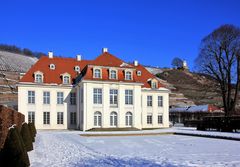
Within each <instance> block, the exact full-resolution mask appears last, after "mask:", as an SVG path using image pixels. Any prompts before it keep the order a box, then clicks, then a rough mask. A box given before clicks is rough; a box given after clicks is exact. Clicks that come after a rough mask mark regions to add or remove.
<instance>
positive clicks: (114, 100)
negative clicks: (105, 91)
mask: <svg viewBox="0 0 240 167" xmlns="http://www.w3.org/2000/svg"><path fill="white" fill-rule="evenodd" d="M109 96H110V97H109V100H110V101H109V103H110V106H118V90H117V89H110V90H109Z"/></svg>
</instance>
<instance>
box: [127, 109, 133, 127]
mask: <svg viewBox="0 0 240 167" xmlns="http://www.w3.org/2000/svg"><path fill="white" fill-rule="evenodd" d="M126 126H132V113H131V112H127V113H126Z"/></svg>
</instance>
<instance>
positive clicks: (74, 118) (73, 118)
mask: <svg viewBox="0 0 240 167" xmlns="http://www.w3.org/2000/svg"><path fill="white" fill-rule="evenodd" d="M76 123H77V113H76V112H71V113H70V124H71V125H76Z"/></svg>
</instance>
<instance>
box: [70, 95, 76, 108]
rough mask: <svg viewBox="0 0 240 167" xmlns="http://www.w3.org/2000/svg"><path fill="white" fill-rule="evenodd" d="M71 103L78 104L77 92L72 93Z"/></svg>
mask: <svg viewBox="0 0 240 167" xmlns="http://www.w3.org/2000/svg"><path fill="white" fill-rule="evenodd" d="M70 104H71V105H76V93H74V92H71V93H70Z"/></svg>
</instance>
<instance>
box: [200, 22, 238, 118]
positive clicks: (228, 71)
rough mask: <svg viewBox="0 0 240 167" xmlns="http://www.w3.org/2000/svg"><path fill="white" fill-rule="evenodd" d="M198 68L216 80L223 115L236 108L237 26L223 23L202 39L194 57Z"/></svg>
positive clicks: (231, 112)
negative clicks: (220, 96)
mask: <svg viewBox="0 0 240 167" xmlns="http://www.w3.org/2000/svg"><path fill="white" fill-rule="evenodd" d="M196 65H197V68H198V70H199V71H200V72H203V73H206V74H208V75H211V76H212V77H213V78H214V79H216V81H217V82H218V83H219V86H220V89H221V95H222V100H223V106H224V110H225V115H231V114H233V113H234V112H235V107H236V103H237V100H238V91H239V79H240V29H239V28H238V27H235V26H233V25H223V26H221V27H219V28H218V29H216V30H214V31H213V32H212V33H210V34H209V35H207V36H206V37H205V38H204V39H203V40H202V42H201V46H200V52H199V55H198V57H197V59H196Z"/></svg>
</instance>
